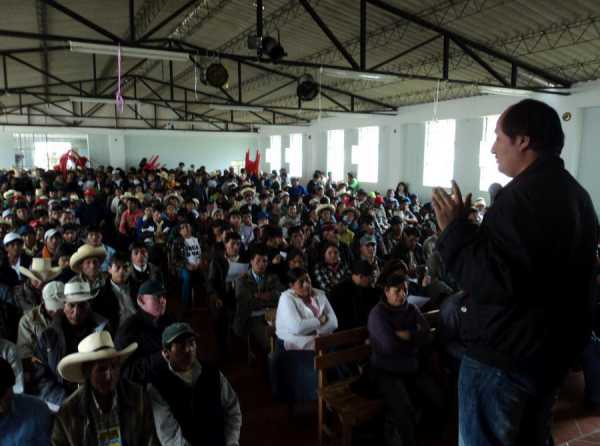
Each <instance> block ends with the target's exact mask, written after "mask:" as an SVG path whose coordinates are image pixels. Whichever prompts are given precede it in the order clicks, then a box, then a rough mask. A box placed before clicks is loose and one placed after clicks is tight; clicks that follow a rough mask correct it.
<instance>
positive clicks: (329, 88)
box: [241, 60, 396, 110]
mask: <svg viewBox="0 0 600 446" xmlns="http://www.w3.org/2000/svg"><path fill="white" fill-rule="evenodd" d="M241 62H242V63H243V64H245V65H249V66H251V67H254V68H257V69H259V70H262V71H266V72H269V73H273V74H278V75H280V76H282V77H287V78H288V79H294V80H296V81H297V80H298V78H297V77H296V76H294V75H292V74H288V73H284V72H283V71H279V70H275V69H273V68H269V67H265V66H262V65H259V64H257V63H254V62H249V61H247V60H242V61H241ZM321 89H326V90H330V91H333V92H336V93H340V94H344V95H353V96H355V97H356V98H357V99H360V100H361V101H366V102H370V103H372V104H374V105H377V106H379V107H384V108H388V109H393V110H395V109H396V107H394V106H393V105H390V104H386V103H384V102H381V101H377V100H374V99H370V98H367V97H364V96H360V95H357V94H354V93H350V92H348V91H344V90H341V89H339V88H335V87H329V86H327V85H321Z"/></svg>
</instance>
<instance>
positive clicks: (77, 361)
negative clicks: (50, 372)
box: [57, 331, 138, 384]
mask: <svg viewBox="0 0 600 446" xmlns="http://www.w3.org/2000/svg"><path fill="white" fill-rule="evenodd" d="M137 347H138V344H137V342H133V343H131V344H129V345H128V346H127V347H125V348H124V349H123V350H117V349H116V348H115V344H114V343H113V340H112V337H111V336H110V333H109V332H108V331H100V332H96V333H92V334H91V335H89V336H86V337H85V338H84V339H83V340H82V341H81V342H80V343H79V345H78V346H77V353H71V354H70V355H67V356H65V357H64V358H63V359H61V360H60V362H59V363H58V367H57V369H58V373H59V374H60V376H62V377H63V378H64V379H66V380H67V381H70V382H73V383H78V384H83V383H84V382H85V377H84V376H83V370H82V369H81V366H82V365H83V364H84V363H88V362H94V361H101V360H104V359H112V358H119V359H120V360H121V363H123V361H125V360H126V359H127V357H128V356H129V355H131V354H132V353H133V352H134V351H135V350H136V349H137Z"/></svg>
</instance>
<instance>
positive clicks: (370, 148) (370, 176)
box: [352, 126, 379, 183]
mask: <svg viewBox="0 0 600 446" xmlns="http://www.w3.org/2000/svg"><path fill="white" fill-rule="evenodd" d="M352 164H356V165H357V166H358V169H357V172H356V178H357V179H358V181H364V182H365V183H377V178H378V175H379V127H377V126H375V127H361V128H359V129H358V145H356V146H352Z"/></svg>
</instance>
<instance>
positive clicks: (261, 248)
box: [250, 243, 268, 260]
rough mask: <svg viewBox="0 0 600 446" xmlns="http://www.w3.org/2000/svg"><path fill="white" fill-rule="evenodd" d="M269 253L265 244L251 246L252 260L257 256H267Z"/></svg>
mask: <svg viewBox="0 0 600 446" xmlns="http://www.w3.org/2000/svg"><path fill="white" fill-rule="evenodd" d="M267 255H268V251H267V247H266V246H265V244H264V243H253V244H252V245H250V260H253V259H254V257H256V256H265V257H266V256H267Z"/></svg>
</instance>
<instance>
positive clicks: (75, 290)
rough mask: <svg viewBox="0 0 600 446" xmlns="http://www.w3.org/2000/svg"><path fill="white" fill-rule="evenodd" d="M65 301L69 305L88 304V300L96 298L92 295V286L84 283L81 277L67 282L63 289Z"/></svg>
mask: <svg viewBox="0 0 600 446" xmlns="http://www.w3.org/2000/svg"><path fill="white" fill-rule="evenodd" d="M63 293H64V296H65V297H64V301H65V303H68V304H74V303H77V302H87V301H88V300H92V299H95V298H96V296H95V295H93V294H92V291H91V289H90V284H89V283H87V282H84V281H83V280H81V279H80V278H79V277H74V278H73V279H71V281H69V282H67V284H66V285H65V287H64V288H63Z"/></svg>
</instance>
